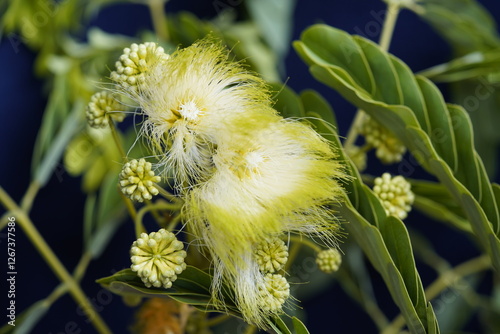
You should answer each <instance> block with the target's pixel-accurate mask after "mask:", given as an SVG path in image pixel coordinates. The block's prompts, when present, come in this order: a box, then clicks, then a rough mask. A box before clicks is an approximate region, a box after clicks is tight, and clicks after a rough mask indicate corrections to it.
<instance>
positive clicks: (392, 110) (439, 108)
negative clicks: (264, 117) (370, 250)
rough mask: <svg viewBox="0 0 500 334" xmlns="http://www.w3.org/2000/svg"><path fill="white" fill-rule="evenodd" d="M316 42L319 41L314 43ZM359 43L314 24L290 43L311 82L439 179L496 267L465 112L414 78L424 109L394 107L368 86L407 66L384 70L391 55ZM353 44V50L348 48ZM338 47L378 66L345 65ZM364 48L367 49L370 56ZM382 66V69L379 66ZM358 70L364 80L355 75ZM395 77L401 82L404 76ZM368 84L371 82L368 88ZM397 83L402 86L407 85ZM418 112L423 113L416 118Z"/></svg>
mask: <svg viewBox="0 0 500 334" xmlns="http://www.w3.org/2000/svg"><path fill="white" fill-rule="evenodd" d="M336 36H341V39H342V40H341V43H338V41H337V40H334V39H331V38H332V37H336ZM320 39H321V41H322V42H321V43H319V42H318V41H319V40H320ZM361 40H363V39H362V38H360V37H349V35H347V34H345V33H344V32H339V31H338V29H335V28H332V27H328V26H325V25H315V26H313V27H311V28H309V29H307V30H306V31H305V32H304V33H303V35H302V39H301V41H297V42H295V43H294V46H295V48H296V49H297V51H298V53H299V54H300V55H301V56H302V58H303V59H304V60H305V61H306V62H307V63H309V64H310V65H311V67H310V70H311V73H312V74H313V76H314V77H316V79H318V80H319V81H321V82H323V83H325V84H327V85H329V86H331V87H333V88H334V89H336V90H337V91H338V92H339V93H340V94H341V95H343V96H344V97H345V98H346V99H347V100H349V101H350V102H352V103H353V104H354V105H356V106H357V107H358V108H361V109H363V110H364V111H366V112H367V113H368V114H369V115H370V116H371V117H373V118H374V119H375V120H376V121H378V122H379V123H380V124H383V125H385V126H386V127H387V128H390V129H391V131H392V132H393V133H394V134H395V135H396V136H397V137H398V138H399V139H400V140H401V141H402V142H403V143H404V144H405V146H406V147H407V148H408V149H409V150H410V152H411V153H412V155H413V156H414V157H415V158H416V159H417V160H418V162H419V163H420V164H421V165H422V166H423V167H424V168H425V169H426V170H427V171H428V172H429V173H431V174H433V175H435V176H437V177H438V179H439V180H440V181H441V182H442V183H443V184H444V185H445V187H446V188H447V190H448V191H449V193H450V194H451V195H452V196H453V198H454V200H455V202H456V203H457V205H458V206H461V207H464V208H465V209H466V210H465V212H466V214H467V217H468V219H469V221H470V222H471V224H472V227H473V230H474V234H475V235H477V236H478V237H480V240H482V245H483V246H484V247H485V248H486V250H487V251H488V253H489V254H490V256H492V261H493V263H494V266H495V267H496V268H497V269H500V258H498V257H497V258H494V257H493V254H494V253H495V252H497V250H498V249H500V240H499V239H498V237H497V236H496V235H495V231H496V230H497V227H498V225H499V215H498V206H497V204H496V202H495V201H494V200H493V195H492V194H493V190H492V188H491V184H490V182H489V180H488V178H487V175H486V171H485V169H484V166H483V163H482V161H481V160H480V158H479V156H478V155H477V154H476V152H475V150H474V147H473V142H472V127H471V124H470V120H469V119H468V117H467V114H466V113H465V111H464V110H463V108H460V107H458V106H452V105H446V104H445V103H444V101H443V98H442V96H441V94H440V93H439V91H438V90H437V88H436V87H435V86H434V85H433V84H432V83H431V82H429V81H428V80H426V79H423V78H421V77H417V78H416V80H417V81H418V84H419V89H420V91H421V93H422V94H421V97H422V99H423V100H422V102H423V103H422V104H420V105H423V104H425V106H426V109H425V110H422V109H420V108H418V107H417V108H418V109H419V110H418V111H414V110H412V109H411V108H410V106H408V105H406V104H405V100H404V99H403V103H404V104H393V103H394V101H396V100H397V96H396V95H390V93H389V92H383V91H382V90H381V91H378V90H377V89H375V90H373V87H382V86H384V85H385V83H386V80H389V81H391V80H392V82H394V81H393V79H390V78H391V76H392V75H393V74H392V73H393V71H394V70H398V71H405V72H406V69H407V68H406V67H404V66H403V67H401V66H399V67H395V66H392V67H391V66H389V65H388V63H387V61H385V60H384V59H387V57H392V59H393V61H392V64H394V63H396V62H397V61H396V58H395V57H393V56H390V55H388V54H387V52H385V51H383V50H381V49H380V48H376V47H373V44H370V43H371V42H362V43H361V44H362V45H363V46H364V47H361V46H360V45H361V44H358V43H359V41H361ZM353 43H354V44H356V45H358V47H355V46H353ZM343 44H345V45H349V50H350V54H349V56H350V58H351V59H365V58H374V59H377V62H376V63H374V61H367V63H368V66H367V67H364V68H362V69H360V68H358V67H355V65H354V62H346V61H345V54H346V52H345V50H344V49H343V47H342V45H343ZM365 50H368V51H367V52H369V53H368V54H369V57H368V54H365ZM377 54H382V55H385V57H382V56H380V55H377ZM358 66H360V65H358ZM383 66H386V67H387V68H386V69H385V70H382V69H380V68H379V67H383ZM374 67H376V68H374ZM363 72H364V73H365V78H362V77H360V75H361V73H363ZM398 77H399V79H400V80H401V79H403V80H404V78H405V77H408V75H407V74H406V75H398ZM388 78H389V79H388ZM411 81H412V80H411ZM368 82H373V83H374V84H373V85H371V84H370V85H369V86H368ZM399 84H400V85H401V86H404V85H406V84H411V82H410V83H408V82H400V83H399ZM400 91H403V90H400ZM412 108H415V106H412ZM422 111H424V113H425V114H421V113H422ZM459 156H460V158H461V159H467V160H465V161H467V163H460V164H458V157H459ZM464 157H465V158H464ZM471 201H472V202H471ZM478 219H479V221H478Z"/></svg>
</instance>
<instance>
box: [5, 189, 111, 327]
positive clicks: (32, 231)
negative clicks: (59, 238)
mask: <svg viewBox="0 0 500 334" xmlns="http://www.w3.org/2000/svg"><path fill="white" fill-rule="evenodd" d="M0 202H2V204H3V205H4V206H5V208H6V209H7V210H10V211H11V213H12V215H13V216H15V217H16V222H17V223H18V224H19V225H20V226H21V228H22V229H23V230H24V232H25V233H26V236H27V237H28V238H29V239H30V241H31V242H32V243H33V245H34V246H35V247H36V248H37V249H38V251H39V252H40V254H41V255H42V257H43V258H44V259H45V261H46V262H47V264H48V265H49V266H50V267H51V269H52V271H54V273H55V274H56V276H57V277H58V278H59V279H60V280H61V281H62V282H63V283H65V284H66V285H67V286H68V289H69V292H70V293H71V295H72V296H73V298H74V299H75V301H76V302H77V303H78V304H79V305H80V307H81V308H82V310H83V311H84V312H85V313H86V314H87V316H88V318H89V320H90V321H91V322H92V323H93V324H94V326H95V328H96V329H97V330H98V332H99V333H111V331H110V329H109V328H108V326H107V325H106V323H105V322H104V321H103V320H102V318H101V317H100V316H99V314H98V313H97V312H96V311H95V310H94V308H93V307H92V304H91V303H90V302H89V301H88V299H87V297H86V296H85V294H84V293H83V291H82V290H81V288H80V286H79V285H78V283H77V282H76V281H75V280H74V279H73V277H72V276H71V275H70V274H69V273H68V271H67V270H66V268H65V267H64V266H63V264H62V263H61V261H60V260H59V259H58V258H57V256H56V255H55V253H54V252H53V251H52V249H51V248H50V247H49V245H48V244H47V242H46V241H45V239H44V238H43V237H42V236H41V235H40V232H38V230H37V229H36V227H35V225H34V224H33V222H32V221H31V219H30V218H29V217H28V216H27V215H26V214H25V213H24V212H23V211H22V210H21V208H19V206H18V205H17V204H16V203H15V202H14V201H13V200H12V198H11V197H10V196H9V195H8V194H7V193H6V192H5V190H4V189H3V188H2V187H1V186H0Z"/></svg>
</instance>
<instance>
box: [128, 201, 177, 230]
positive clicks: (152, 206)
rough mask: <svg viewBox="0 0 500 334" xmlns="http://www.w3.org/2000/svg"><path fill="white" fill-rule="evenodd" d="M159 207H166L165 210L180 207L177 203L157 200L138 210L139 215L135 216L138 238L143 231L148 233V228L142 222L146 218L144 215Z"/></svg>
mask: <svg viewBox="0 0 500 334" xmlns="http://www.w3.org/2000/svg"><path fill="white" fill-rule="evenodd" d="M157 209H165V210H176V209H179V207H178V206H177V205H175V204H171V203H167V202H164V201H161V202H156V203H154V204H152V203H149V204H148V205H146V206H144V207H142V208H141V209H140V210H139V211H138V212H137V216H136V217H135V220H134V221H135V235H136V237H137V238H139V237H140V236H141V233H147V231H146V229H145V228H144V225H143V224H142V219H143V218H144V215H145V214H146V213H148V212H150V211H153V212H154V211H155V210H157Z"/></svg>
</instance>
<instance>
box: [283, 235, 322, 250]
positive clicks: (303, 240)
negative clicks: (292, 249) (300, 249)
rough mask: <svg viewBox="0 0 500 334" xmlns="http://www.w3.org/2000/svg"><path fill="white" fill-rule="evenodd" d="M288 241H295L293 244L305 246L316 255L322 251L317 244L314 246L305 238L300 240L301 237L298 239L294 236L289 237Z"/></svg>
mask: <svg viewBox="0 0 500 334" xmlns="http://www.w3.org/2000/svg"><path fill="white" fill-rule="evenodd" d="M290 240H291V241H295V242H299V243H301V244H303V245H306V246H307V247H309V248H311V249H312V250H313V251H315V252H317V253H319V252H321V251H322V250H323V249H322V248H321V247H320V246H318V245H317V244H315V243H314V242H312V241H311V240H309V239H306V238H301V237H298V236H295V235H291V236H290Z"/></svg>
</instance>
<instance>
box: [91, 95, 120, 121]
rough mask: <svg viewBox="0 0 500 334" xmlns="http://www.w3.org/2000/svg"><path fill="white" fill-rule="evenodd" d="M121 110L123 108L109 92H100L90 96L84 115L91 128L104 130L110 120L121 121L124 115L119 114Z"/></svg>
mask: <svg viewBox="0 0 500 334" xmlns="http://www.w3.org/2000/svg"><path fill="white" fill-rule="evenodd" d="M122 109H123V106H122V105H121V104H120V102H119V101H118V100H117V99H116V98H115V97H114V96H113V95H112V94H111V93H110V92H107V91H102V92H98V93H95V94H94V95H92V97H91V98H90V102H89V104H88V105H87V109H86V111H85V115H86V116H87V121H88V123H89V125H90V126H91V127H93V128H104V127H107V126H108V124H109V119H110V118H112V119H113V120H115V121H117V122H121V121H123V119H124V118H125V114H123V113H122V112H120V110H122Z"/></svg>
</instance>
